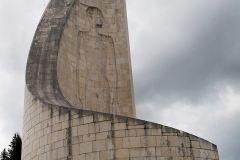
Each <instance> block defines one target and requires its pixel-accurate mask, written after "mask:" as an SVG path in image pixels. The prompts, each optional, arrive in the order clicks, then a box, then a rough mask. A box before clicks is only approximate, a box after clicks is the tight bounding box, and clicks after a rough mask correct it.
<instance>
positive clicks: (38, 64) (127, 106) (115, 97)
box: [22, 0, 219, 160]
mask: <svg viewBox="0 0 240 160" xmlns="http://www.w3.org/2000/svg"><path fill="white" fill-rule="evenodd" d="M24 103H25V104H24V122H23V138H22V141H23V146H22V160H56V159H58V160H113V159H114V160H115V159H119V160H218V159H219V158H218V153H217V147H216V146H215V145H214V144H212V143H210V142H207V141H205V140H203V139H201V138H198V137H196V136H193V135H191V134H188V133H185V132H182V131H179V130H176V129H173V128H170V127H167V126H163V125H159V124H155V123H151V122H147V121H143V120H138V119H135V117H136V115H135V114H136V113H135V104H134V94H133V84H132V71H131V61H130V51H129V40H128V29H127V15H126V2H125V0H51V1H50V2H49V4H48V6H47V9H46V10H45V12H44V14H43V16H42V19H41V21H40V23H39V25H38V27H37V30H36V33H35V36H34V38H33V42H32V45H31V49H30V53H29V57H28V61H27V68H26V89H25V102H24Z"/></svg>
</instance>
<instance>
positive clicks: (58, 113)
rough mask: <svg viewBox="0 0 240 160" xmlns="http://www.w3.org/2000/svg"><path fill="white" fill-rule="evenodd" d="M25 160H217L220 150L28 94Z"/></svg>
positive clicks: (170, 132)
mask: <svg viewBox="0 0 240 160" xmlns="http://www.w3.org/2000/svg"><path fill="white" fill-rule="evenodd" d="M25 106H26V108H25V114H24V124H25V125H24V130H23V153H22V160H30V159H33V160H55V159H58V160H66V159H72V160H107V159H109V160H110V159H111V160H113V159H119V160H130V159H131V160H218V159H219V158H218V153H217V147H216V146H215V145H214V144H212V143H210V142H208V141H206V140H203V139H201V138H198V137H196V136H194V135H191V134H188V133H185V132H183V131H180V130H176V129H173V128H170V127H167V126H163V125H159V124H155V123H151V122H147V121H143V120H138V119H134V118H129V117H123V116H117V115H112V114H107V113H100V112H94V111H86V110H80V109H73V108H72V109H70V108H66V107H59V106H54V105H49V104H44V103H43V102H42V101H40V100H37V99H35V98H34V97H33V96H32V95H31V94H29V93H28V91H26V101H25Z"/></svg>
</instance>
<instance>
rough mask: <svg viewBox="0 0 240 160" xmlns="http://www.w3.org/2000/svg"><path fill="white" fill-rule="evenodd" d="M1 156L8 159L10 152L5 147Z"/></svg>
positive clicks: (4, 159)
mask: <svg viewBox="0 0 240 160" xmlns="http://www.w3.org/2000/svg"><path fill="white" fill-rule="evenodd" d="M0 158H1V160H8V153H7V151H6V149H5V148H4V149H3V151H2V152H1V155H0Z"/></svg>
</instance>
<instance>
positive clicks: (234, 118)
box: [0, 0, 240, 160]
mask: <svg viewBox="0 0 240 160" xmlns="http://www.w3.org/2000/svg"><path fill="white" fill-rule="evenodd" d="M47 3H48V0H18V1H14V2H13V1H4V0H1V1H0V53H1V54H0V73H1V78H0V151H2V150H3V148H4V147H7V146H8V144H9V142H10V140H11V138H12V136H13V134H14V132H20V133H21V132H22V117H23V93H24V76H25V66H26V60H27V56H28V51H29V48H30V44H31V41H32V38H33V35H34V32H35V29H36V27H37V24H38V22H39V20H40V17H41V15H42V13H43V11H44V8H45V5H46V4H47ZM127 8H128V21H129V32H130V45H131V55H132V67H133V77H134V87H135V99H136V108H137V117H138V118H140V119H144V120H148V121H153V122H158V123H160V124H164V125H168V126H171V127H175V128H177V129H180V130H184V131H187V132H189V133H192V134H195V135H197V136H200V137H202V138H204V139H206V140H209V141H210V142H213V143H215V144H216V145H218V150H219V154H220V159H221V160H237V159H239V158H238V157H240V153H239V151H240V139H239V137H238V136H239V135H240V83H239V82H240V10H239V8H240V1H239V0H227V1H226V0H211V1H209V0H184V1H183V0H182V1H180V0H127Z"/></svg>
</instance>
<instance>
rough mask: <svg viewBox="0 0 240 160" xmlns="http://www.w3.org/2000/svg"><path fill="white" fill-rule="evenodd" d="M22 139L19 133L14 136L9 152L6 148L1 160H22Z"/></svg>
mask: <svg viewBox="0 0 240 160" xmlns="http://www.w3.org/2000/svg"><path fill="white" fill-rule="evenodd" d="M21 153H22V139H21V136H20V135H19V133H15V134H14V135H13V138H12V141H11V142H10V145H9V148H8V151H6V149H5V148H4V149H3V151H2V152H1V155H0V158H1V160H21Z"/></svg>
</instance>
